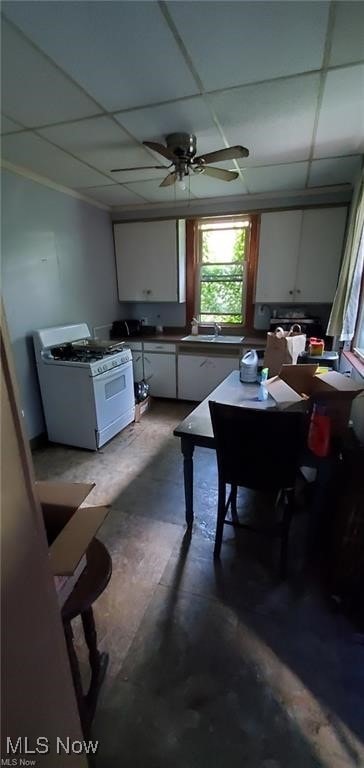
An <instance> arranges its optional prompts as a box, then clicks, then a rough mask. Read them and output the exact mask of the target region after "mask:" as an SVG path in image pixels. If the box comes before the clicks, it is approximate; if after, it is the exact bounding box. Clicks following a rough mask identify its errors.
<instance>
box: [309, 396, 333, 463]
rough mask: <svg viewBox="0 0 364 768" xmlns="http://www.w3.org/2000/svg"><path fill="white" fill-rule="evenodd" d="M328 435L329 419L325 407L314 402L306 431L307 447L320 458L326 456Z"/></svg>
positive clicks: (328, 444)
mask: <svg viewBox="0 0 364 768" xmlns="http://www.w3.org/2000/svg"><path fill="white" fill-rule="evenodd" d="M330 436H331V421H330V417H329V416H328V414H327V412H326V407H325V406H324V405H321V404H320V405H318V404H317V403H315V405H314V406H313V411H312V416H311V422H310V428H309V431H308V447H309V448H310V450H311V451H312V453H314V454H315V455H316V456H320V457H321V458H323V457H324V456H327V455H328V453H329V451H330Z"/></svg>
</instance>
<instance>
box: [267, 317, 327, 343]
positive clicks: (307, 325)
mask: <svg viewBox="0 0 364 768" xmlns="http://www.w3.org/2000/svg"><path fill="white" fill-rule="evenodd" d="M295 323H298V325H300V326H301V331H302V333H305V334H306V336H307V338H308V339H309V337H310V336H315V337H316V338H318V339H323V338H324V330H323V327H322V323H321V321H320V319H319V318H318V317H304V316H301V317H297V316H295V317H287V315H286V316H285V317H272V318H271V321H270V327H269V330H270V331H275V330H276V329H277V328H283V330H284V331H290V330H291V328H292V325H294V324H295Z"/></svg>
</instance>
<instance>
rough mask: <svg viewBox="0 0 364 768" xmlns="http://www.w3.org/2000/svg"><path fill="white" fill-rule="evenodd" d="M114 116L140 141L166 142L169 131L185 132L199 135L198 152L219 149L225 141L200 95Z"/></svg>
mask: <svg viewBox="0 0 364 768" xmlns="http://www.w3.org/2000/svg"><path fill="white" fill-rule="evenodd" d="M115 118H116V120H118V121H119V122H120V124H121V125H123V126H124V127H125V128H126V129H127V130H128V131H129V132H130V133H132V134H133V136H135V137H136V138H137V139H138V140H139V141H145V140H149V141H159V142H161V143H162V144H164V143H165V137H166V135H167V134H168V133H183V132H186V133H194V134H195V135H196V137H197V152H198V153H203V152H211V151H212V150H215V149H220V147H221V145H222V139H221V136H220V133H219V131H218V129H217V128H216V126H215V124H214V122H213V119H212V116H211V112H210V110H209V108H208V107H207V105H206V103H205V101H204V99H203V98H202V97H201V96H197V97H195V98H192V99H183V100H180V101H173V102H170V103H169V104H162V105H160V106H158V107H147V108H145V109H135V110H132V111H130V112H122V113H119V114H116V115H115Z"/></svg>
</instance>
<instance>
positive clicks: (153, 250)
mask: <svg viewBox="0 0 364 768" xmlns="http://www.w3.org/2000/svg"><path fill="white" fill-rule="evenodd" d="M114 240H115V255H116V270H117V281H118V292H119V299H120V301H158V302H159V301H178V302H184V301H186V286H185V271H186V267H185V262H186V260H185V243H186V234H185V222H184V221H182V220H179V221H176V220H175V219H174V220H172V219H171V220H168V221H138V222H127V223H120V224H114Z"/></svg>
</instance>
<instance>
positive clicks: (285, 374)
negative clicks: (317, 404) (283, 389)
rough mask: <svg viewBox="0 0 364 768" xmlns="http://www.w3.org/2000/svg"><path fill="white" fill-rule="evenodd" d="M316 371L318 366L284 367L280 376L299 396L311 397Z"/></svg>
mask: <svg viewBox="0 0 364 768" xmlns="http://www.w3.org/2000/svg"><path fill="white" fill-rule="evenodd" d="M316 371H317V365H283V366H282V368H281V371H280V374H279V376H280V378H281V379H282V380H283V381H285V382H286V384H289V386H290V387H292V389H294V390H295V392H297V393H298V394H299V395H303V394H305V395H309V394H310V393H311V392H312V387H313V378H314V375H315V373H316Z"/></svg>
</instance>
